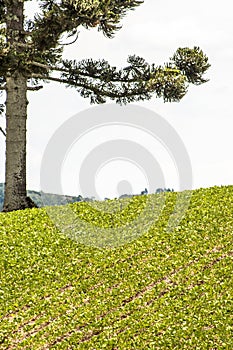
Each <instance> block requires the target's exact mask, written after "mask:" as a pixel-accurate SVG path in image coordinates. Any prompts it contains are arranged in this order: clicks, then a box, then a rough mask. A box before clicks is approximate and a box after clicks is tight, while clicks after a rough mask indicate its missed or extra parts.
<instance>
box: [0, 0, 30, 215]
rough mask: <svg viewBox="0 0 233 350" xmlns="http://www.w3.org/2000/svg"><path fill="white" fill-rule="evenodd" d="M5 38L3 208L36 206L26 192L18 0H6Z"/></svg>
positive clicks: (21, 24)
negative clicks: (7, 67) (9, 64)
mask: <svg viewBox="0 0 233 350" xmlns="http://www.w3.org/2000/svg"><path fill="white" fill-rule="evenodd" d="M6 5H7V42H8V44H9V45H10V47H11V50H12V51H13V52H14V56H13V58H12V60H13V61H12V66H13V68H12V69H11V70H10V71H9V72H8V73H7V76H6V77H5V79H6V95H7V97H6V169H5V195H4V206H3V211H13V210H19V209H25V208H31V207H33V206H36V205H35V204H34V203H33V202H32V200H31V199H30V198H28V197H27V192H26V121H27V104H28V102H27V75H26V74H25V72H24V70H23V68H22V66H21V62H20V54H21V53H22V46H21V45H20V43H24V36H23V33H22V32H23V29H24V15H23V10H24V8H23V6H24V2H23V1H22V0H11V1H10V0H6Z"/></svg>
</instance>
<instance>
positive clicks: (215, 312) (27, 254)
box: [0, 186, 233, 350]
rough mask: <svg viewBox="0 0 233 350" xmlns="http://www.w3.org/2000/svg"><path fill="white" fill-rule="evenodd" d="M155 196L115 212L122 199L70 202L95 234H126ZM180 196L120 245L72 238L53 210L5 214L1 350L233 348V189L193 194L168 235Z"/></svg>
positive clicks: (0, 236) (0, 246)
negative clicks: (52, 214)
mask: <svg viewBox="0 0 233 350" xmlns="http://www.w3.org/2000/svg"><path fill="white" fill-rule="evenodd" d="M150 196H151V198H152V199H153V201H154V203H155V204H156V201H159V200H160V196H159V195H156V194H154V195H150ZM150 196H139V197H134V198H133V199H132V200H131V202H130V203H129V204H128V205H125V206H124V209H123V210H121V211H120V210H119V211H118V212H116V213H115V215H113V214H111V213H110V214H109V213H108V212H107V211H105V212H103V205H105V206H106V207H107V206H109V207H110V206H114V205H116V204H117V203H121V202H120V201H119V200H118V201H117V200H116V201H115V202H114V200H113V201H109V202H106V201H105V202H104V204H103V203H101V202H99V203H98V202H95V203H94V204H95V207H93V206H91V205H90V204H88V203H77V204H76V203H75V204H70V205H69V208H70V209H71V210H72V211H73V212H74V213H75V215H77V217H79V218H80V219H82V220H83V221H85V222H89V223H91V224H92V227H93V231H95V227H103V228H108V227H111V228H113V229H114V228H117V227H123V230H124V227H125V230H126V229H127V225H126V224H127V223H130V221H132V220H133V219H134V218H135V215H137V213H139V212H140V211H141V210H142V207H143V203H144V202H145V198H149V197H150ZM176 196H177V193H166V194H165V202H164V205H163V208H162V210H161V212H160V215H159V217H156V215H157V214H156V212H155V214H154V216H155V220H154V224H153V225H151V226H150V227H148V228H147V227H146V226H145V229H144V232H143V234H140V235H139V236H138V237H137V238H135V239H134V240H132V241H129V242H127V241H126V242H125V244H122V245H119V246H117V247H113V248H110V247H105V248H101V247H97V246H96V245H95V244H93V245H92V244H90V245H87V244H82V243H80V242H79V241H78V240H75V239H71V238H69V236H68V235H67V234H65V233H61V232H59V230H58V229H57V228H56V227H55V225H54V224H53V221H52V220H51V218H50V217H49V216H48V214H47V210H46V208H41V209H32V210H25V211H18V212H12V213H6V214H5V213H0V302H1V307H0V349H9V350H10V349H28V350H29V349H30V350H34V349H36V350H37V349H40V350H42V349H43V350H45V349H91V350H94V349H126V350H130V349H143V350H144V349H192V350H193V349H200V350H205V349H212V350H216V349H229V350H232V349H233V186H226V187H213V188H209V189H199V190H195V191H192V193H191V199H190V205H189V207H188V209H187V211H186V212H185V216H184V217H183V219H182V221H180V222H179V223H178V224H177V226H176V227H174V228H173V229H172V230H170V231H169V230H167V229H166V228H167V222H168V219H169V217H170V216H171V213H172V212H173V211H174V205H175V203H176ZM122 203H123V202H122ZM98 206H99V207H98ZM101 206H102V207H101ZM98 208H99V209H98ZM152 214H153V213H152ZM150 215H151V213H150ZM141 222H142V224H141V230H142V229H143V225H144V222H143V218H142V221H141ZM124 225H125V226H124ZM122 232H123V231H122ZM80 234H82V232H81V233H80ZM123 236H124V235H123ZM90 239H91V238H90ZM118 239H119V237H118ZM90 242H91V240H90Z"/></svg>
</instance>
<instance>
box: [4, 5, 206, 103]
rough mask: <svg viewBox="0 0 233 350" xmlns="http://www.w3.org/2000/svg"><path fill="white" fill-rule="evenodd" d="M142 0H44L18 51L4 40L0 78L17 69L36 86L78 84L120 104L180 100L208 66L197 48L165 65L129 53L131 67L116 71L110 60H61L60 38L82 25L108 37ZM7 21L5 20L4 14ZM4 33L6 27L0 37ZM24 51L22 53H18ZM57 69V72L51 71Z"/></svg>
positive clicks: (88, 93) (85, 92)
mask: <svg viewBox="0 0 233 350" xmlns="http://www.w3.org/2000/svg"><path fill="white" fill-rule="evenodd" d="M142 2H143V1H136V0H128V1H120V0H114V1H113V0H112V1H109V0H104V1H99V0H89V1H75V0H74V1H72V0H66V1H65V0H64V1H41V2H40V8H41V11H40V12H39V13H38V14H35V17H34V19H30V20H25V23H24V26H25V32H24V33H22V34H21V35H22V38H23V40H22V42H21V43H18V44H16V47H17V45H19V44H20V48H19V47H18V48H17V50H13V49H11V48H10V47H9V46H8V45H6V43H5V42H4V40H3V41H2V42H1V43H0V78H1V79H2V83H3V82H4V80H5V76H6V72H7V71H8V72H9V70H11V71H13V70H14V69H19V70H21V71H23V72H24V74H26V75H27V77H28V79H29V80H30V82H31V83H32V85H35V84H37V83H39V81H41V80H42V81H49V80H52V81H57V82H60V83H64V84H66V85H67V86H70V87H74V88H76V89H77V91H78V92H79V93H80V95H81V96H82V97H84V98H89V99H90V101H91V103H104V102H106V99H107V98H110V99H112V100H115V101H116V102H117V103H121V104H122V103H128V102H135V101H140V100H148V99H150V98H152V97H153V96H155V97H159V98H163V99H164V101H165V102H171V101H179V100H180V99H181V98H182V97H183V96H184V95H185V94H186V92H187V87H188V83H193V84H196V85H199V84H201V83H204V82H206V81H207V80H206V79H204V78H203V75H204V74H205V72H206V70H207V69H208V68H209V66H210V65H209V64H208V58H207V57H206V56H205V55H204V53H203V52H202V51H201V50H200V48H198V47H194V49H189V48H180V49H178V50H177V52H176V53H175V54H174V56H173V57H172V59H171V61H170V62H169V63H167V64H165V65H164V66H156V65H155V64H149V63H147V62H146V61H145V60H144V59H143V58H142V57H138V56H136V55H131V56H129V57H128V60H127V63H128V65H127V66H126V67H125V68H122V69H117V68H116V67H112V66H111V65H110V64H109V63H108V62H107V61H106V60H104V59H103V60H98V61H96V60H93V59H86V60H81V61H80V62H77V61H75V60H63V59H62V52H63V45H62V44H61V41H60V40H61V36H62V35H64V34H65V35H66V36H67V38H72V37H73V38H76V39H78V38H77V33H78V28H79V26H84V27H86V28H91V27H95V26H97V27H98V30H100V31H102V32H103V33H104V34H105V35H106V36H107V37H112V36H113V34H114V33H115V31H116V30H118V29H119V28H120V26H119V23H120V20H121V19H122V18H123V17H124V16H125V14H126V12H127V11H128V10H132V9H134V8H136V7H137V6H138V5H140V4H141V3H142ZM2 11H3V12H2V13H3V14H4V11H5V10H2ZM2 16H3V20H4V15H2ZM4 36H6V31H5V29H4V28H3V29H2V38H4ZM19 49H20V51H19ZM53 72H57V73H58V74H56V76H54V75H53V74H52V73H53ZM59 74H60V76H59Z"/></svg>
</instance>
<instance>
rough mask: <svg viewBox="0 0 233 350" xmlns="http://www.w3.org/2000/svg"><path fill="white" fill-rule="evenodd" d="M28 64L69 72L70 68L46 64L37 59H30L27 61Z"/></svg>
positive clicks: (48, 69)
mask: <svg viewBox="0 0 233 350" xmlns="http://www.w3.org/2000/svg"><path fill="white" fill-rule="evenodd" d="M27 65H32V66H36V67H40V68H44V69H46V70H47V71H50V70H53V71H59V72H67V73H68V72H69V70H68V69H65V68H60V67H55V66H50V65H48V64H44V63H40V62H36V61H29V62H27Z"/></svg>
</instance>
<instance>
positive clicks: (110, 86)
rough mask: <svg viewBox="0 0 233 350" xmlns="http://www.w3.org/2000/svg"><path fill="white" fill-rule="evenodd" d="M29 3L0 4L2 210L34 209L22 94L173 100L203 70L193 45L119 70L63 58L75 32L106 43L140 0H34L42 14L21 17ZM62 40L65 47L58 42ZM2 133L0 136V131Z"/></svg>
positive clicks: (3, 0) (5, 0)
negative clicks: (157, 61)
mask: <svg viewBox="0 0 233 350" xmlns="http://www.w3.org/2000/svg"><path fill="white" fill-rule="evenodd" d="M26 1H27V0H0V89H1V90H5V91H6V104H5V107H6V108H5V114H6V131H5V132H3V133H5V134H6V170H5V200H4V209H3V210H4V211H12V210H18V209H24V208H28V207H31V206H33V202H32V201H30V199H29V198H28V197H27V194H26V119H27V104H28V100H27V91H28V90H35V91H36V90H38V89H40V88H41V87H42V86H41V83H44V82H47V81H56V82H58V83H62V84H65V85H66V86H69V87H73V88H75V89H76V90H77V91H78V93H79V94H80V95H81V96H82V97H84V98H89V99H90V102H91V103H104V102H105V101H106V99H111V100H115V101H116V102H117V103H128V102H133V101H140V100H148V99H150V98H151V97H152V96H153V95H155V96H156V97H162V98H163V99H164V101H165V102H167V101H168V102H171V101H179V100H180V99H181V98H182V97H183V96H184V95H185V94H186V92H187V87H188V84H189V83H192V84H195V85H199V84H202V83H204V82H206V80H205V79H204V78H203V74H204V73H205V72H206V70H207V69H208V67H209V63H208V58H207V57H206V56H205V55H204V53H203V52H202V50H201V49H199V48H198V47H194V48H193V49H190V48H179V49H178V50H177V51H176V53H175V54H174V55H173V57H172V58H171V59H170V61H169V62H168V63H167V64H165V65H163V66H155V65H154V64H151V65H150V64H148V63H147V62H146V61H145V60H144V59H143V58H141V57H138V56H129V57H128V60H127V66H126V67H125V68H123V69H117V68H116V67H112V66H110V64H109V63H108V62H107V61H105V60H104V59H103V60H98V61H95V60H93V59H85V60H82V61H79V62H77V61H76V60H67V59H63V58H62V51H63V45H64V37H65V36H66V37H67V38H68V39H69V40H71V41H73V42H75V41H76V40H77V39H78V30H79V28H80V27H81V26H83V27H85V28H88V29H89V28H93V27H98V30H99V31H102V32H103V34H104V35H105V36H107V37H108V38H112V37H113V35H114V33H115V32H116V31H117V30H118V29H120V21H121V19H122V17H123V16H124V15H125V14H126V13H127V11H128V10H133V9H135V8H136V7H137V6H139V5H140V4H141V3H142V2H143V1H140V0H125V1H122V0H44V1H40V0H38V1H37V3H38V5H39V8H40V10H39V11H38V12H37V13H35V16H34V18H33V19H30V20H29V19H26V18H25V16H24V7H25V3H26ZM62 40H63V42H62ZM2 131H3V130H2Z"/></svg>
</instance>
